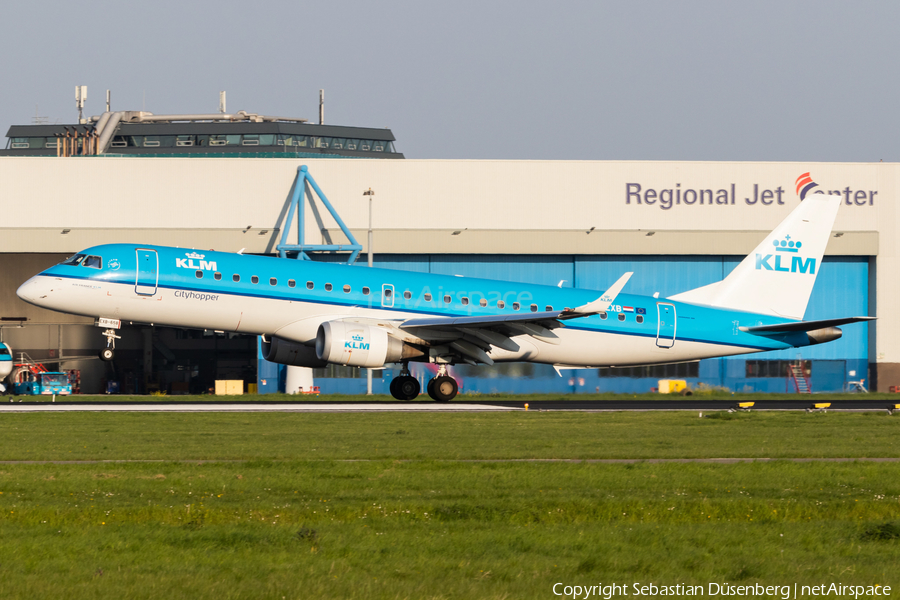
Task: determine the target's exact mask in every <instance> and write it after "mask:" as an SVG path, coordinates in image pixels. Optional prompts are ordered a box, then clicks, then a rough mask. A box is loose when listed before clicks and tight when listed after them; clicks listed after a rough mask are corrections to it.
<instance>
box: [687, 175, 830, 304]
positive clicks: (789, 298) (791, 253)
mask: <svg viewBox="0 0 900 600" xmlns="http://www.w3.org/2000/svg"><path fill="white" fill-rule="evenodd" d="M840 205H841V196H839V195H825V194H823V193H813V194H808V195H807V196H806V199H805V200H803V201H802V202H801V203H800V206H798V207H797V208H795V209H794V210H793V211H792V212H791V214H789V215H788V216H787V218H785V219H784V221H782V222H781V224H780V225H779V226H778V227H776V228H775V229H774V230H773V231H772V233H770V234H769V235H768V236H767V237H766V239H765V240H764V241H763V242H762V243H761V244H760V245H759V246H757V247H756V249H755V250H754V251H753V252H751V253H750V254H749V255H748V256H747V257H746V258H744V260H743V261H741V264H739V265H738V266H737V267H736V268H735V269H734V271H732V272H731V273H729V275H728V277H726V278H725V279H723V280H722V281H720V282H718V283H713V284H711V285H706V286H703V287H699V288H696V289H693V290H689V291H687V292H682V293H680V294H676V295H675V296H671V299H672V300H679V301H681V302H690V303H692V304H705V305H709V306H716V307H720V308H731V309H734V310H745V311H748V312H755V313H762V314H769V315H776V316H779V317H786V318H791V319H802V318H803V314H804V313H805V312H806V305H807V303H808V302H809V296H810V294H811V293H812V289H813V285H814V284H815V282H816V275H818V273H819V269H820V268H821V266H822V256H823V255H824V254H825V246H827V245H828V239H829V238H830V237H831V228H832V226H833V225H834V219H835V217H836V216H837V211H838V208H840Z"/></svg>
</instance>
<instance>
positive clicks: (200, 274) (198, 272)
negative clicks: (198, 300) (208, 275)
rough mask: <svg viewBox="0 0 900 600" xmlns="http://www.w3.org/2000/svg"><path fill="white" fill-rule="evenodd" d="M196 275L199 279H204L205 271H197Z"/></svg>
mask: <svg viewBox="0 0 900 600" xmlns="http://www.w3.org/2000/svg"><path fill="white" fill-rule="evenodd" d="M194 275H195V276H196V277H197V279H203V271H197V272H196V273H194Z"/></svg>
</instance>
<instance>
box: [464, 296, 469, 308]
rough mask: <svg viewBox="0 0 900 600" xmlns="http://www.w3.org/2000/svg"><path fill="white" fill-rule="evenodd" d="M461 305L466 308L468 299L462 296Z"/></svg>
mask: <svg viewBox="0 0 900 600" xmlns="http://www.w3.org/2000/svg"><path fill="white" fill-rule="evenodd" d="M462 303H463V306H466V305H467V304H468V303H469V299H468V298H466V297H465V296H463V297H462Z"/></svg>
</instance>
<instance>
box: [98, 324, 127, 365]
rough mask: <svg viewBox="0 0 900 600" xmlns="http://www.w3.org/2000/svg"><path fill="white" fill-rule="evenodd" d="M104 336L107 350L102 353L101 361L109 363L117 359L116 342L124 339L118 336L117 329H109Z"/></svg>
mask: <svg viewBox="0 0 900 600" xmlns="http://www.w3.org/2000/svg"><path fill="white" fill-rule="evenodd" d="M103 335H105V336H106V348H104V349H103V350H101V351H100V360H102V361H104V362H109V361H111V360H112V359H114V358H115V357H116V340H121V339H122V338H121V337H119V336H118V335H116V330H115V329H107V330H106V331H104V332H103Z"/></svg>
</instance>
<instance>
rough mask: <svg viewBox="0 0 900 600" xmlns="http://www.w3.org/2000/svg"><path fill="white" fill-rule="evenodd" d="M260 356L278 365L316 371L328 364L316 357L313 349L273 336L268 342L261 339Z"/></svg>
mask: <svg viewBox="0 0 900 600" xmlns="http://www.w3.org/2000/svg"><path fill="white" fill-rule="evenodd" d="M262 354H263V358H265V359H266V360H267V361H269V362H273V363H278V364H280V365H291V366H295V367H311V368H314V369H318V368H320V367H324V366H325V365H327V364H328V363H327V362H326V361H324V360H321V359H320V358H319V357H318V356H316V349H315V348H312V347H310V346H306V345H304V344H301V343H299V342H292V341H291V340H286V339H284V338H280V337H274V336H273V337H271V338H269V341H268V342H267V341H266V339H265V338H263V341H262Z"/></svg>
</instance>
